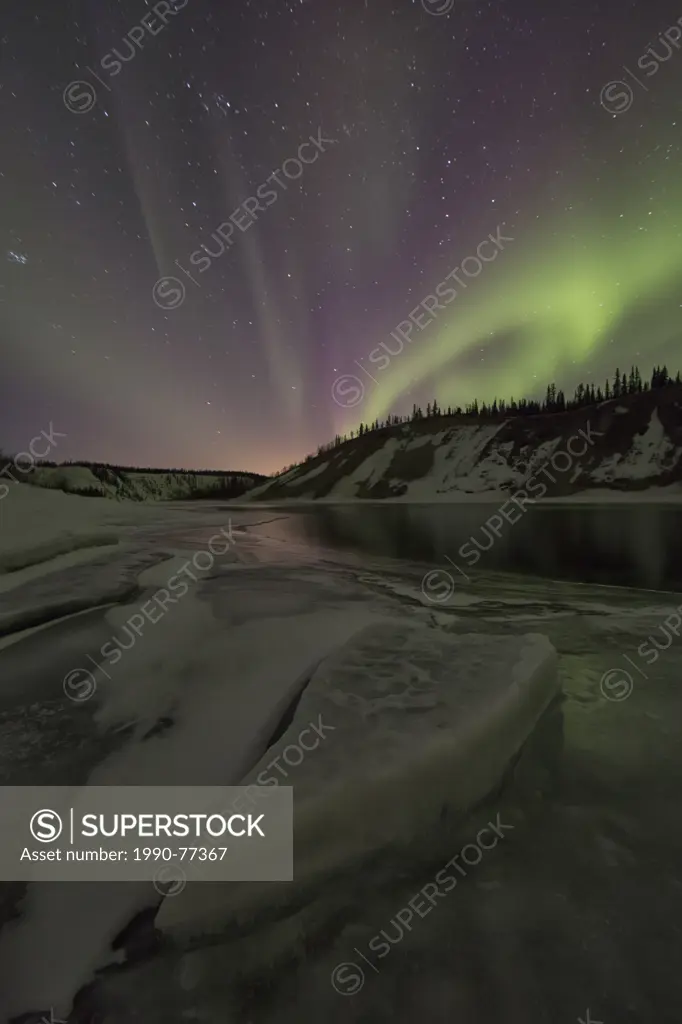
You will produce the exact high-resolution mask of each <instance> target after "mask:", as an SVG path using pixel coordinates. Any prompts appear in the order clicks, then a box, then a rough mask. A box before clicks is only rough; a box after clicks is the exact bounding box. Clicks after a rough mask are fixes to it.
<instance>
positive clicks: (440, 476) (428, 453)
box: [247, 387, 682, 502]
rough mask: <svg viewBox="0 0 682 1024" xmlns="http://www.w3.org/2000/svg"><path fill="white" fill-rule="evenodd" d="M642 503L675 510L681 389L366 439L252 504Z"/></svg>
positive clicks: (395, 430)
mask: <svg viewBox="0 0 682 1024" xmlns="http://www.w3.org/2000/svg"><path fill="white" fill-rule="evenodd" d="M524 488H525V489H526V491H527V493H528V495H529V497H531V498H533V499H536V500H538V499H541V498H543V497H546V496H547V497H569V496H571V497H572V496H577V495H580V496H583V497H588V496H590V495H592V496H594V497H595V498H597V497H598V498H599V499H600V500H603V498H604V497H605V496H607V497H608V494H609V493H610V494H611V495H615V496H627V495H634V496H635V497H643V496H644V495H645V492H646V493H650V494H652V493H658V494H662V492H661V489H662V488H666V490H667V496H668V497H670V496H671V495H677V496H678V497H679V498H680V500H682V389H680V388H679V387H669V388H663V389H660V390H655V391H648V392H643V393H641V394H635V395H630V396H628V397H627V398H622V399H619V400H611V401H609V402H602V403H601V404H600V405H598V406H594V407H591V408H584V409H578V410H573V411H571V412H566V413H560V414H556V413H555V414H552V415H541V416H517V417H515V418H507V419H499V420H487V421H486V420H478V421H472V420H471V419H469V420H466V419H464V418H463V417H437V418H432V419H425V420H421V421H418V422H413V423H407V424H401V425H400V426H393V427H387V428H384V429H381V430H377V431H373V432H371V433H367V434H365V435H363V436H362V437H359V438H355V439H354V440H352V441H348V442H347V443H346V444H343V445H341V446H339V447H338V448H335V449H333V450H332V451H328V452H325V453H323V454H322V455H319V456H317V457H316V458H314V459H311V460H308V461H306V462H305V463H303V464H302V465H301V466H297V467H295V468H294V469H290V470H289V471H288V472H287V473H285V474H283V475H282V476H280V477H276V478H275V479H274V480H268V481H266V482H265V483H264V484H262V485H260V486H259V487H256V488H255V489H254V490H253V491H250V492H249V494H248V495H247V499H248V500H250V501H279V500H282V499H289V498H295V499H299V500H314V499H320V498H324V499H326V500H332V501H334V500H336V501H344V500H348V499H358V498H360V499H362V498H365V499H377V498H379V499H386V498H398V499H402V500H406V501H415V502H419V501H434V500H453V501H459V500H466V499H469V500H475V501H481V500H490V499H494V500H498V499H500V498H502V499H503V500H504V498H505V497H509V496H510V495H511V494H513V493H516V492H517V491H523V490H524Z"/></svg>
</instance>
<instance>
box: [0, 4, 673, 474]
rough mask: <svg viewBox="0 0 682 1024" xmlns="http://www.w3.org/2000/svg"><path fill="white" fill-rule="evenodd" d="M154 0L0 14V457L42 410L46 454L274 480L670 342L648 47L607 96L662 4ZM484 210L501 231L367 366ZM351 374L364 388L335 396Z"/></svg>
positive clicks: (657, 351) (661, 160)
mask: <svg viewBox="0 0 682 1024" xmlns="http://www.w3.org/2000/svg"><path fill="white" fill-rule="evenodd" d="M175 6H176V7H177V11H175V13H174V14H173V16H172V17H170V16H167V17H165V18H164V17H162V15H163V14H164V10H165V9H166V8H167V7H168V5H165V7H164V5H159V4H158V3H157V4H156V5H155V4H154V3H152V2H143V0H123V2H121V3H114V2H113V0H112V2H108V3H107V4H105V5H104V6H102V5H99V4H97V5H95V3H94V0H69V2H68V3H67V4H66V5H65V6H64V7H61V8H60V9H59V10H57V9H56V8H55V7H54V5H53V4H49V3H47V0H36V3H35V4H32V5H28V6H25V7H18V6H17V8H16V10H15V11H14V13H13V15H12V17H11V18H10V19H9V20H8V21H7V22H6V23H5V24H4V26H3V29H2V54H3V63H2V67H1V68H0V74H1V76H2V89H0V124H1V126H2V138H3V147H2V154H1V156H0V193H1V194H2V230H3V234H4V244H3V253H4V255H3V262H2V273H0V317H1V318H2V348H3V371H4V372H3V374H2V375H1V381H0V388H2V392H1V394H0V419H1V422H0V448H5V449H7V450H13V449H14V450H21V449H22V448H23V447H25V444H26V442H27V440H28V439H30V438H31V437H32V436H34V435H35V434H36V433H37V432H39V431H40V430H41V429H43V428H46V427H47V425H48V423H50V422H52V423H54V426H55V428H56V429H57V430H59V431H61V432H64V433H66V434H67V435H68V438H67V441H66V442H65V444H64V447H63V450H62V448H60V453H59V456H60V458H74V459H75V458H84V459H92V460H100V461H110V462H114V463H119V464H125V465H157V466H161V467H170V466H173V467H176V466H177V467H180V466H185V467H187V468H216V469H226V470H227V469H235V470H250V471H254V472H272V471H276V470H277V469H279V468H281V466H282V465H284V464H285V463H289V462H293V461H295V460H297V459H299V458H301V457H303V456H304V455H305V454H307V453H308V452H309V451H311V450H314V449H315V448H316V447H317V445H318V444H321V443H324V442H326V441H328V440H330V439H331V437H333V436H334V434H336V433H337V432H343V431H344V430H347V429H349V428H352V427H356V426H357V424H358V423H359V422H360V421H361V420H365V421H370V420H373V419H374V418H376V417H383V416H384V415H386V414H387V413H389V412H398V413H405V412H407V411H409V409H410V408H411V407H412V404H413V402H417V403H420V404H422V405H425V403H426V402H427V401H428V400H429V399H431V398H432V397H436V398H438V400H439V402H441V404H449V403H452V404H462V405H463V404H465V403H466V402H467V401H469V400H471V399H472V398H474V397H478V398H479V399H483V400H489V399H492V398H493V397H494V396H496V395H497V396H504V397H509V396H510V395H514V396H515V397H520V396H521V395H527V396H529V397H530V396H533V395H538V394H541V393H542V392H543V391H544V389H545V387H546V384H547V383H548V381H549V380H550V379H554V380H556V382H557V384H558V385H559V386H560V387H562V388H564V390H566V391H567V392H570V391H571V389H572V388H573V387H574V385H575V383H576V382H577V381H578V380H584V381H589V380H594V381H595V383H602V382H603V379H604V377H605V376H606V375H607V374H609V375H610V374H611V373H612V371H613V369H614V367H615V366H616V365H620V366H621V367H624V366H629V365H630V363H631V362H636V361H638V360H639V361H640V363H642V364H644V365H650V364H655V363H661V364H662V363H665V362H666V361H667V362H668V363H670V364H674V365H676V364H677V363H678V362H679V359H678V357H677V355H678V352H679V320H680V308H681V306H680V304H681V302H682V290H681V289H680V283H681V282H680V278H681V276H682V274H681V271H682V223H681V215H682V183H681V179H680V163H681V153H680V143H679V138H680V129H681V128H682V112H681V111H680V108H679V99H678V97H679V95H680V85H681V84H682V51H678V50H677V49H676V47H675V46H672V45H670V46H668V47H667V50H665V49H664V48H663V47H662V46H660V45H658V44H656V46H655V47H654V49H655V52H656V54H657V55H658V56H659V59H660V60H661V63H660V66H659V68H658V71H657V73H656V74H654V75H652V76H651V77H647V78H646V88H641V89H639V90H636V91H635V92H634V93H633V94H631V104H630V105H629V106H628V108H627V109H626V110H623V111H621V112H619V113H613V112H612V111H609V110H607V109H605V107H604V105H603V104H602V103H601V102H600V96H601V95H602V90H603V89H604V87H605V86H606V85H607V83H610V82H619V80H620V79H623V78H625V77H627V76H626V75H625V72H624V71H623V68H625V69H626V70H627V68H629V67H634V68H636V67H638V58H639V57H640V55H641V54H644V53H646V52H647V47H649V46H651V45H652V41H654V42H655V41H656V40H657V39H660V37H661V34H662V33H663V32H664V31H665V30H666V29H668V28H669V26H671V25H673V24H674V23H675V22H676V20H677V18H678V17H679V11H677V10H676V9H675V8H674V7H673V6H672V5H670V4H668V3H662V2H661V3H659V2H657V3H651V4H648V5H643V4H641V3H632V2H629V3H625V4H623V3H617V2H616V0H603V2H598V0H585V2H584V4H581V5H572V6H566V5H560V6H559V7H558V8H556V9H554V8H551V9H550V8H549V7H548V5H547V4H546V2H544V0H531V2H526V0H520V2H519V3H516V2H514V3H512V2H511V0H489V2H479V0H455V2H454V4H453V5H452V10H450V11H448V12H446V13H443V14H438V13H434V12H435V11H438V10H441V9H445V8H447V7H449V6H450V5H449V4H442V3H441V4H434V3H433V2H425V3H423V4H422V3H421V2H419V0H344V2H342V0H268V2H267V3H265V2H255V0H244V2H243V3H240V4H239V5H229V4H224V3H220V2H218V0H189V2H187V3H185V4H181V3H180V2H179V0H178V2H177V3H176V5H175ZM67 9H68V14H67V13H66V11H67ZM669 38H670V37H669ZM678 45H679V44H678ZM105 57H106V58H107V62H108V63H107V64H104V63H102V61H103V60H104V58H105ZM664 57H665V62H663V58H664ZM112 62H113V63H114V65H116V64H119V65H120V68H119V69H118V70H117V73H116V75H115V76H113V74H112V73H111V71H110V72H109V73H108V74H105V73H104V71H103V70H102V69H103V68H104V67H105V66H108V67H109V68H111V66H112ZM639 66H640V67H641V65H639ZM75 81H79V82H86V83H88V89H89V90H90V93H91V94H92V95H93V96H94V103H93V105H92V108H91V109H88V110H83V111H75V110H74V109H69V107H68V106H67V103H66V102H65V98H64V97H65V91H66V90H67V89H68V88H69V85H70V83H73V82H75ZM83 88H84V87H83V86H82V85H81V86H79V87H78V89H79V90H80V93H79V94H83V95H86V96H87V95H89V94H90V93H88V90H86V91H85V93H83ZM622 89H623V86H622V84H620V85H618V90H619V92H618V95H619V96H620V95H621V94H622ZM66 95H67V98H68V96H69V95H70V94H68V93H66ZM73 95H74V96H76V95H77V94H76V93H73ZM608 95H611V93H609V94H608ZM613 95H614V96H615V95H616V93H614V94H613ZM320 131H321V132H322V133H323V135H324V137H325V138H329V139H332V140H334V142H333V145H330V146H329V147H328V148H327V149H326V150H325V151H324V152H321V153H320V155H319V159H317V160H316V161H315V162H311V163H310V164H309V165H307V164H306V165H305V166H302V170H301V173H300V174H298V172H297V171H294V168H295V164H292V163H289V164H288V166H289V167H290V168H291V169H292V172H291V177H289V174H288V172H287V173H281V171H280V180H279V183H277V184H276V185H275V188H276V198H275V199H272V200H270V201H268V199H267V198H265V196H266V186H265V185H264V183H265V182H267V181H268V178H269V177H270V176H271V175H273V173H275V172H278V169H281V168H282V166H283V165H284V166H285V168H286V166H287V163H286V162H287V161H292V160H295V159H296V154H297V152H298V151H299V147H300V146H301V144H302V143H304V142H305V141H306V140H307V139H309V138H310V137H311V135H312V136H316V135H317V134H318V133H319V132H320ZM271 187H272V180H271ZM259 188H260V190H261V191H260V192H259V191H258V189H259ZM257 195H258V196H261V198H263V200H264V201H263V202H262V206H261V208H260V209H258V211H257V213H255V214H254V216H253V221H252V222H251V223H250V224H249V225H248V226H247V227H245V226H244V222H241V226H237V224H236V222H235V219H234V218H233V219H232V224H234V229H233V231H232V243H233V244H231V245H230V246H226V247H225V251H224V252H223V253H221V254H220V255H219V257H217V258H215V259H213V260H212V262H211V266H210V268H205V269H206V272H205V273H199V272H198V265H197V263H198V261H197V260H195V261H194V262H193V265H192V267H190V264H189V262H188V256H189V254H192V253H196V252H200V251H201V250H202V246H207V247H209V248H210V249H211V251H212V252H216V251H217V250H216V248H215V246H216V242H215V241H212V238H211V236H212V235H213V234H214V233H215V232H216V230H217V229H218V228H219V227H220V226H221V225H225V224H226V223H229V221H230V217H231V215H232V214H233V213H234V211H236V210H237V209H238V208H240V207H241V206H242V204H244V202H245V200H247V199H248V197H252V196H257ZM247 208H248V207H247ZM224 230H225V229H224ZM228 230H229V229H228ZM497 230H502V231H503V233H504V234H505V235H506V236H510V237H512V238H513V242H512V243H510V244H508V245H507V246H506V247H505V248H504V250H503V251H500V252H499V254H498V255H497V257H496V258H495V259H494V261H491V262H486V263H484V264H483V266H482V269H481V270H480V272H477V273H476V274H475V276H472V277H468V276H467V277H464V278H463V280H464V282H465V285H466V286H465V287H459V288H458V294H457V296H456V298H455V299H454V300H453V301H452V302H450V303H449V304H447V306H445V307H444V308H442V309H434V315H433V316H430V317H425V320H424V323H425V326H424V327H423V329H418V328H415V330H414V333H412V335H411V341H410V342H409V343H406V344H405V345H404V347H403V349H402V351H400V352H398V353H397V354H395V355H392V356H391V357H390V360H389V361H388V362H387V363H386V365H384V363H385V362H386V361H384V363H381V364H376V361H374V362H372V361H370V358H369V357H370V353H372V352H374V351H376V350H377V346H381V345H382V344H383V345H385V346H391V348H390V351H392V352H397V348H398V346H397V345H396V342H395V340H394V339H392V337H391V332H394V331H395V329H396V327H397V325H399V324H401V322H404V321H406V320H408V318H409V314H410V311H414V310H415V308H416V307H417V306H418V305H419V304H420V303H421V302H422V300H424V299H425V297H426V296H429V295H433V294H434V290H435V288H436V286H437V285H438V283H439V282H442V281H443V280H444V279H445V278H446V275H447V274H448V273H449V272H450V271H452V270H453V269H454V268H457V267H460V266H461V265H462V263H463V261H466V260H467V259H468V258H470V257H473V256H474V255H475V254H476V251H477V247H478V246H479V245H480V243H481V242H482V241H483V240H484V239H486V238H487V237H488V236H489V235H490V234H491V233H492V234H494V233H495V232H496V231H497ZM204 251H206V250H204ZM179 265H182V266H183V267H184V268H185V269H190V272H191V273H192V274H193V275H194V278H195V280H194V282H193V281H191V280H189V279H188V278H187V277H186V276H183V273H184V272H183V271H182V270H180V269H179ZM469 265H473V264H469ZM165 276H175V277H177V278H179V279H181V280H182V281H183V284H184V286H185V289H186V292H185V295H184V299H183V301H182V302H181V303H180V304H179V305H178V306H177V308H161V307H160V306H159V305H158V304H157V303H155V301H154V298H153V294H152V291H153V287H154V284H155V282H157V281H158V280H159V279H160V278H162V277H165ZM440 294H442V290H441V293H440ZM432 308H433V305H432ZM427 321H428V322H427ZM378 365H379V366H381V367H382V368H381V369H378ZM368 374H371V377H370V376H368ZM346 376H348V377H351V376H352V377H355V378H356V379H357V380H359V381H361V382H362V394H361V396H360V400H359V401H353V402H349V401H346V402H345V404H344V400H343V396H341V401H338V400H335V395H334V392H333V386H334V382H335V381H336V380H337V379H338V378H339V377H346ZM336 398H337V399H338V398H339V394H337V395H336Z"/></svg>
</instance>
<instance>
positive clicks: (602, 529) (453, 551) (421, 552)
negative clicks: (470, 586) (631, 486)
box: [264, 502, 682, 589]
mask: <svg viewBox="0 0 682 1024" xmlns="http://www.w3.org/2000/svg"><path fill="white" fill-rule="evenodd" d="M282 511H284V510H282ZM286 512H287V513H288V515H287V518H286V519H283V520H279V521H278V522H277V523H274V522H271V523H270V524H268V526H267V532H268V533H270V534H273V533H278V534H279V535H280V536H281V537H282V539H284V537H285V536H286V535H289V536H292V535H293V536H295V537H296V538H297V539H299V540H300V539H302V538H305V539H306V540H308V541H315V542H316V543H317V544H322V545H324V546H328V547H333V548H343V549H347V550H354V551H357V552H364V553H367V554H370V555H374V556H386V557H391V558H404V559H409V560H411V561H423V562H433V563H435V564H438V565H442V564H443V562H444V561H447V560H451V561H452V562H454V563H455V564H456V565H457V566H458V567H459V569H460V570H461V571H462V572H464V573H467V574H468V575H471V576H474V575H475V574H476V573H480V572H486V571H506V572H519V573H525V574H530V575H535V576H544V577H548V578H551V579H566V580H580V581H582V582H592V583H610V584H616V585H620V586H636V587H651V588H658V589H681V588H682V545H681V544H680V540H679V538H680V537H681V536H682V509H680V508H676V507H673V506H654V505H639V506H616V507H608V506H601V507H590V506H573V507H569V506H556V505H544V506H541V507H535V508H533V507H529V508H526V509H524V510H523V512H520V511H519V509H517V507H516V506H514V505H513V504H512V503H511V502H509V503H508V504H507V505H506V506H505V507H504V512H502V511H501V510H500V508H499V507H498V506H496V505H493V504H485V505H474V504H466V505H398V504H390V505H338V506H334V505H319V506H316V507H315V508H306V509H305V510H300V511H299V510H297V511H296V512H293V513H292V511H291V509H290V508H288V509H286ZM505 513H506V515H505ZM264 529H266V528H264Z"/></svg>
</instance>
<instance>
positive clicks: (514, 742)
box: [156, 621, 559, 936]
mask: <svg viewBox="0 0 682 1024" xmlns="http://www.w3.org/2000/svg"><path fill="white" fill-rule="evenodd" d="M557 661H558V659H557V654H556V651H555V649H554V648H553V646H552V645H551V643H550V642H549V640H548V639H547V638H546V637H545V636H542V635H538V634H527V635H522V636H482V635H480V634H468V635H453V634H446V633H444V632H441V631H439V630H437V629H433V628H429V627H426V626H424V625H421V624H420V625H412V624H409V625H408V624H406V623H404V622H402V621H398V622H397V623H396V624H395V625H393V624H384V623H381V624H375V625H372V626H369V627H368V628H367V629H365V630H363V631H362V632H361V633H360V634H358V635H357V636H356V637H355V638H353V640H352V641H351V642H350V643H349V644H347V645H345V646H344V647H343V648H342V649H341V650H339V651H338V652H337V653H336V654H334V655H332V656H330V657H329V658H327V659H325V660H324V661H323V662H322V663H321V664H320V665H319V666H318V669H317V670H316V672H315V673H314V674H313V676H312V678H311V681H310V683H309V685H308V686H307V688H306V690H305V691H304V694H303V697H302V699H301V701H300V703H299V705H298V707H297V709H296V712H295V714H294V717H293V720H292V722H291V724H290V725H289V727H288V728H287V730H286V731H285V732H284V734H283V735H282V736H281V738H280V739H279V740H278V741H277V742H276V743H275V744H274V745H273V746H271V747H270V749H269V750H268V751H267V752H266V753H265V755H264V756H263V758H262V759H261V760H260V762H259V763H258V764H257V765H256V766H255V767H254V769H253V770H252V771H251V772H250V773H249V774H248V776H247V777H246V778H245V779H244V780H243V782H242V784H243V785H251V784H257V785H259V786H264V785H273V783H274V780H278V782H279V784H281V785H293V787H294V836H295V838H294V849H295V859H294V871H295V880H294V882H293V883H282V884H279V883H269V884H268V885H264V884H258V883H254V884H248V883H234V884H233V883H221V884H220V885H215V884H211V883H196V884H188V885H187V886H186V888H185V889H184V890H183V892H182V893H180V894H179V895H176V896H174V897H172V898H169V899H166V900H165V901H164V903H163V905H162V906H161V908H160V910H159V913H158V915H157V919H156V924H157V927H159V928H160V929H162V930H166V931H172V932H174V933H180V934H182V933H185V936H188V935H190V934H192V935H199V934H206V933H211V932H220V931H221V928H222V927H224V926H225V925H226V924H228V925H229V924H234V923H235V922H236V921H243V922H248V921H249V920H251V919H252V918H253V917H254V916H256V915H259V914H260V912H261V911H262V910H263V908H265V907H266V906H267V907H269V908H270V909H271V908H272V907H273V905H275V904H277V903H280V904H282V905H284V904H287V903H288V902H290V901H291V900H295V899H296V898H298V897H297V893H299V894H300V892H301V889H302V888H305V887H307V886H308V885H312V884H316V883H318V882H320V881H322V880H324V879H325V878H326V877H328V876H333V875H334V874H335V873H337V872H338V871H340V870H346V869H348V868H349V867H351V866H352V865H355V864H357V865H360V864H361V863H362V861H363V859H365V858H367V857H369V856H371V855H373V854H376V853H377V852H380V851H381V850H382V849H384V850H385V849H388V848H391V847H393V848H395V847H402V848H406V847H409V846H410V844H412V843H414V842H419V839H420V837H421V836H422V835H425V834H426V833H428V832H429V831H432V830H433V828H434V826H435V827H437V825H438V820H439V816H440V813H441V811H442V809H443V807H447V808H449V809H450V810H454V811H455V813H457V812H460V813H461V814H462V816H463V817H464V816H465V815H466V813H467V811H469V810H470V809H471V808H473V807H474V806H475V805H476V804H477V803H479V802H480V801H481V800H482V799H484V798H485V797H486V796H488V795H489V794H490V793H491V792H492V791H493V790H494V789H495V788H496V787H497V786H498V785H499V783H500V781H501V780H502V778H503V776H504V773H505V771H506V769H507V768H508V766H509V763H510V761H511V760H512V759H513V758H514V755H515V754H516V753H517V752H518V751H519V749H520V747H521V746H522V745H523V743H524V741H525V740H526V739H527V737H528V735H529V734H530V732H531V731H532V730H533V728H534V726H535V724H536V722H537V720H538V718H539V717H540V716H541V715H542V713H543V711H544V710H545V709H546V707H547V706H548V705H549V704H550V703H551V701H552V700H553V699H554V698H555V697H556V695H557V693H558V690H559V684H558V679H557ZM315 727H317V730H316V729H315ZM305 730H308V731H307V732H305ZM316 736H317V739H318V742H317V745H316V746H315V745H314V744H315V737H316ZM302 737H304V740H302ZM306 745H307V746H308V747H313V746H314V749H311V750H309V751H307V752H305V751H304V747H305V746H306ZM301 756H302V757H303V759H302V760H301ZM298 762H300V763H298ZM283 772H284V773H285V774H283ZM268 779H269V780H270V781H269V782H267V780H268ZM255 798H256V794H255V793H254V799H255ZM266 807H267V791H264V790H262V789H261V790H260V800H259V801H258V803H256V806H255V808H250V809H252V810H253V811H254V813H256V808H259V809H261V810H265V808H266Z"/></svg>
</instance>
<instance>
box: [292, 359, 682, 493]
mask: <svg viewBox="0 0 682 1024" xmlns="http://www.w3.org/2000/svg"><path fill="white" fill-rule="evenodd" d="M676 384H682V377H680V371H679V370H678V371H677V374H676V375H675V377H674V378H673V377H672V376H671V375H670V374H669V372H668V368H667V366H655V367H654V368H653V370H652V371H651V376H650V377H649V378H647V379H643V378H642V375H641V373H640V370H639V367H638V366H631V367H630V372H629V373H626V372H625V371H623V372H622V373H621V370H620V367H616V372H615V373H614V375H613V379H612V380H609V378H608V377H607V378H606V380H605V381H604V387H603V388H602V387H601V386H598V387H596V388H595V386H594V384H583V383H580V384H578V386H577V387H576V389H575V392H574V393H573V397H572V398H567V397H566V395H565V393H564V392H563V391H562V390H561V389H560V388H557V386H556V384H555V383H554V382H552V383H551V384H548V385H547V390H546V392H545V397H544V398H543V399H542V401H538V400H536V399H532V398H521V399H519V400H518V401H517V400H516V399H515V398H510V399H509V400H508V401H507V400H505V399H503V398H499V399H498V398H495V399H494V400H493V401H492V402H491V403H490V404H487V403H486V402H479V401H478V400H477V399H474V400H473V402H470V403H469V404H468V405H465V406H464V408H462V406H461V405H458V406H452V405H448V406H447V407H445V406H441V405H439V404H438V402H437V400H436V399H435V398H434V400H433V401H432V402H428V403H427V405H426V409H425V410H422V408H421V406H419V405H416V404H415V405H413V406H412V412H411V413H410V414H409V415H407V416H397V415H389V416H387V417H386V419H385V420H378V419H376V420H374V422H373V423H360V426H359V427H358V429H357V430H351V431H350V432H349V433H348V434H337V435H336V436H335V437H334V439H333V440H332V441H329V442H328V443H327V444H321V445H320V446H319V447H318V449H317V451H315V452H311V453H310V455H306V457H305V458H304V459H303V460H302V462H294V463H291V464H290V465H289V466H286V467H285V468H284V469H282V470H280V473H279V474H277V475H278V476H279V475H281V474H282V473H287V472H289V470H292V469H295V468H296V467H297V466H300V465H304V464H305V463H306V462H310V461H311V460H312V459H315V458H317V457H318V456H319V455H323V454H324V453H325V452H331V451H334V450H335V449H336V448H339V447H340V446H341V445H342V444H346V443H347V442H348V441H352V440H353V439H355V438H358V437H364V436H365V435H366V434H372V433H375V432H376V431H377V430H384V429H386V428H387V427H396V426H399V425H400V424H403V423H415V422H417V421H420V420H430V419H437V418H439V417H448V416H450V417H454V416H457V417H461V418H462V419H468V420H476V419H487V420H490V419H501V418H506V417H509V416H541V415H542V414H543V413H544V414H546V413H560V412H571V411H572V410H574V409H583V408H585V407H586V406H591V405H599V403H600V402H608V401H610V400H611V399H614V398H624V397H625V396H626V395H634V394H638V393H641V392H643V391H655V390H657V389H658V388H665V387H670V386H673V385H676Z"/></svg>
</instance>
